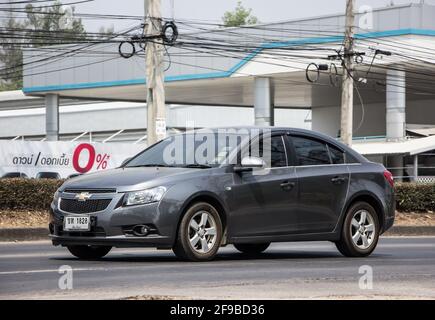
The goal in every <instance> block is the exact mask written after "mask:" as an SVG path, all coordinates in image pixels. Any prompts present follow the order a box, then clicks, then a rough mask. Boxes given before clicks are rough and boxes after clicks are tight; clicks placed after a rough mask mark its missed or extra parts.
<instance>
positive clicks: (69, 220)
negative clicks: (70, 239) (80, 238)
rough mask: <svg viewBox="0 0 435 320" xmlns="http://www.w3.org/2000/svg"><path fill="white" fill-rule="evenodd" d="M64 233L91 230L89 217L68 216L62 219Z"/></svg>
mask: <svg viewBox="0 0 435 320" xmlns="http://www.w3.org/2000/svg"><path fill="white" fill-rule="evenodd" d="M63 230H64V231H89V230H91V219H90V217H86V216H85V217H83V216H68V217H65V218H64V219H63Z"/></svg>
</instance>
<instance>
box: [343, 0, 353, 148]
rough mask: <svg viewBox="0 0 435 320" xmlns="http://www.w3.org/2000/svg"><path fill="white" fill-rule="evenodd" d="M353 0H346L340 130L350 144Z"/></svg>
mask: <svg viewBox="0 0 435 320" xmlns="http://www.w3.org/2000/svg"><path fill="white" fill-rule="evenodd" d="M354 4H355V0H346V26H345V38H344V55H343V84H342V89H341V90H342V91H341V130H340V133H341V134H340V136H341V140H342V142H343V143H345V144H346V145H348V146H351V145H352V131H353V59H354V55H353V36H354V32H353V25H354V21H355V15H354V13H353V8H354Z"/></svg>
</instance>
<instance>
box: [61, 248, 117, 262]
mask: <svg viewBox="0 0 435 320" xmlns="http://www.w3.org/2000/svg"><path fill="white" fill-rule="evenodd" d="M67 248H68V250H69V252H71V254H72V255H73V256H75V257H77V258H79V259H83V260H92V259H100V258H102V257H104V256H105V255H106V254H108V253H109V251H110V250H111V249H112V247H107V246H68V247H67Z"/></svg>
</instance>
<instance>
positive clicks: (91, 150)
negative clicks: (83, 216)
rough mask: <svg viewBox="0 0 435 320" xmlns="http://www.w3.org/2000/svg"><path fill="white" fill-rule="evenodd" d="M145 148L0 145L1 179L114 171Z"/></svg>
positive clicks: (35, 143)
mask: <svg viewBox="0 0 435 320" xmlns="http://www.w3.org/2000/svg"><path fill="white" fill-rule="evenodd" d="M144 148H145V147H144V146H143V145H137V144H118V143H116V144H105V143H81V142H61V141H54V142H39V141H0V177H2V176H5V175H7V174H9V175H14V174H16V173H20V174H22V175H25V176H27V177H29V178H37V177H39V176H41V173H49V174H54V175H55V174H56V173H57V174H58V175H59V177H60V178H67V177H68V176H70V175H72V174H84V173H90V172H95V171H101V170H107V169H112V168H116V167H118V166H120V165H121V163H122V162H123V161H124V160H125V159H126V158H129V157H132V156H133V155H135V154H137V153H138V152H140V151H141V150H143V149H144ZM46 175H47V174H46Z"/></svg>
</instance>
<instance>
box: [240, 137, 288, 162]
mask: <svg viewBox="0 0 435 320" xmlns="http://www.w3.org/2000/svg"><path fill="white" fill-rule="evenodd" d="M260 141H261V142H260V143H259V145H256V148H257V149H256V150H258V153H259V154H253V153H251V151H252V149H253V147H252V144H253V142H251V143H250V146H249V156H257V157H258V156H260V157H261V158H262V159H263V160H264V161H266V166H267V167H268V168H279V167H286V166H287V153H286V149H285V146H284V141H283V138H282V136H280V135H279V136H272V137H271V138H270V140H269V139H264V140H262V139H260ZM269 141H270V143H269ZM267 153H269V155H268V154H267Z"/></svg>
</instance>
